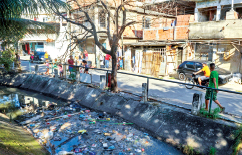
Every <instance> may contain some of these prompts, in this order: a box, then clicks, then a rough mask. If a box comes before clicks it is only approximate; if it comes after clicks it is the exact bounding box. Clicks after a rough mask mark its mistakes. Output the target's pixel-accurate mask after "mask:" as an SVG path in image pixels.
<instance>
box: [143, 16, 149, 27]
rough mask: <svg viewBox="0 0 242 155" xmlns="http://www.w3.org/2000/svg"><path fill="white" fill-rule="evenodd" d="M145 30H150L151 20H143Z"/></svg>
mask: <svg viewBox="0 0 242 155" xmlns="http://www.w3.org/2000/svg"><path fill="white" fill-rule="evenodd" d="M143 28H144V29H150V18H145V19H143Z"/></svg>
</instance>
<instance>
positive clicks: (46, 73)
mask: <svg viewBox="0 0 242 155" xmlns="http://www.w3.org/2000/svg"><path fill="white" fill-rule="evenodd" d="M45 65H46V72H45V75H50V64H49V60H48V59H47V60H46V63H45Z"/></svg>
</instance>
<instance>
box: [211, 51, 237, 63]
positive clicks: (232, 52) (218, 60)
mask: <svg viewBox="0 0 242 155" xmlns="http://www.w3.org/2000/svg"><path fill="white" fill-rule="evenodd" d="M235 51H236V49H235V48H234V49H231V50H230V51H229V52H224V56H223V59H224V61H228V60H229V59H230V58H231V57H232V56H233V55H234V54H235ZM214 62H215V65H216V66H219V65H221V64H222V62H221V61H220V58H217V59H216V60H215V61H214Z"/></svg>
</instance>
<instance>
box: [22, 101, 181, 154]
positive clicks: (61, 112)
mask: <svg viewBox="0 0 242 155" xmlns="http://www.w3.org/2000/svg"><path fill="white" fill-rule="evenodd" d="M25 115H26V116H27V119H26V120H24V121H22V122H21V123H20V124H21V125H22V126H23V127H24V128H26V129H27V130H28V131H29V132H30V133H31V134H33V136H34V137H35V138H36V139H38V141H39V143H40V144H42V145H44V146H45V147H46V149H47V150H48V151H49V152H50V153H51V154H52V155H106V154H115V155H116V154H117V155H126V154H129V155H137V154H157V153H158V154H162V153H161V152H167V151H168V150H169V149H168V148H169V147H167V146H165V145H166V144H165V143H162V142H160V141H158V140H156V139H154V138H152V137H151V136H149V135H148V133H144V132H142V131H139V130H137V129H135V128H134V127H133V125H132V123H127V122H124V121H123V120H122V119H121V118H115V117H111V116H110V115H109V114H107V113H105V112H95V111H90V110H88V109H86V108H82V107H81V106H80V105H79V104H77V102H74V103H72V104H69V105H66V106H63V107H56V106H55V105H49V106H48V109H42V108H41V109H38V110H37V111H36V113H35V114H31V116H32V117H31V118H30V117H29V115H30V114H25ZM22 117H23V116H22ZM164 148H165V149H164ZM171 148H172V147H171ZM172 149H174V148H172ZM174 150H175V149H174ZM174 150H171V149H170V150H169V151H173V152H174ZM152 152H153V153H152ZM175 152H177V151H176V150H175ZM169 153H170V152H169Z"/></svg>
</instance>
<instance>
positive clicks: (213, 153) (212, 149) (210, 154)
mask: <svg viewBox="0 0 242 155" xmlns="http://www.w3.org/2000/svg"><path fill="white" fill-rule="evenodd" d="M216 152H217V150H216V148H215V147H211V148H210V151H209V155H216Z"/></svg>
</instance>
